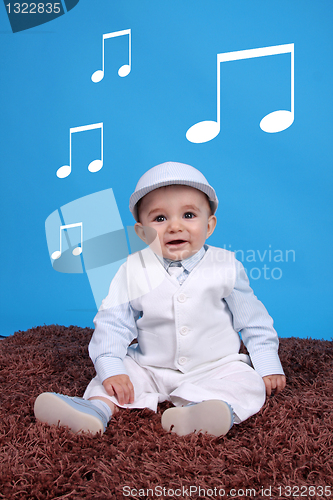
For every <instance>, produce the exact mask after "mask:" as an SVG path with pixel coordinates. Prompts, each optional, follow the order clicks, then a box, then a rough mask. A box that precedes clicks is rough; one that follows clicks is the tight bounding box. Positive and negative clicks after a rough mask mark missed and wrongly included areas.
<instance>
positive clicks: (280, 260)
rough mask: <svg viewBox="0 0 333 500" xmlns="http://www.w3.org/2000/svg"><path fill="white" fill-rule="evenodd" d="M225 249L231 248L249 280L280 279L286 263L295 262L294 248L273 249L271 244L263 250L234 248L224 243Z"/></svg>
mask: <svg viewBox="0 0 333 500" xmlns="http://www.w3.org/2000/svg"><path fill="white" fill-rule="evenodd" d="M223 248H224V249H225V250H232V251H233V252H234V254H235V258H236V259H237V260H239V261H240V262H241V263H242V264H243V266H244V269H245V272H246V274H247V276H248V277H249V279H250V280H253V281H256V280H259V279H264V280H266V281H267V280H271V279H272V280H275V281H277V280H280V279H281V278H282V277H283V269H282V267H284V269H285V266H286V265H290V264H293V263H295V262H296V252H295V250H292V249H289V250H281V249H274V248H272V245H268V248H266V249H264V250H252V249H250V250H234V249H232V248H231V245H228V246H227V245H224V246H223Z"/></svg>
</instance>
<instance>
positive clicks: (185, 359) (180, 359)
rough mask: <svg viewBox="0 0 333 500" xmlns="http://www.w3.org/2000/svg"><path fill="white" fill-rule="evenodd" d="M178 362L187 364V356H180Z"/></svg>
mask: <svg viewBox="0 0 333 500" xmlns="http://www.w3.org/2000/svg"><path fill="white" fill-rule="evenodd" d="M178 363H179V364H180V365H185V364H186V363H187V358H185V357H184V356H182V357H181V358H179V360H178Z"/></svg>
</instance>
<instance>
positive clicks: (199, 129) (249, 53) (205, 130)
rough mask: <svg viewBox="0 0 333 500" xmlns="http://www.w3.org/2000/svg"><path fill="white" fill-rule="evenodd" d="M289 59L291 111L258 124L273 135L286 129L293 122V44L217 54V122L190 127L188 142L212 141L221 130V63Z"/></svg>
mask: <svg viewBox="0 0 333 500" xmlns="http://www.w3.org/2000/svg"><path fill="white" fill-rule="evenodd" d="M289 53H290V58H291V81H290V87H291V110H290V111H287V110H278V111H273V112H272V113H269V114H268V115H266V116H265V117H264V118H263V119H262V120H261V122H260V128H261V129H262V130H263V131H264V132H268V133H275V132H282V130H285V129H287V128H288V127H290V125H291V124H292V123H293V121H294V44H293V43H289V44H285V45H275V46H273V47H260V48H258V49H247V50H239V51H236V52H225V53H222V54H217V121H216V122H215V121H202V122H199V123H196V124H195V125H192V127H190V128H189V129H188V131H187V132H186V138H187V140H188V141H190V142H194V143H197V144H198V143H202V142H208V141H211V140H212V139H214V138H215V137H216V136H217V135H218V134H219V132H220V128H221V104H220V81H221V80H220V65H221V63H222V62H227V61H238V60H241V59H252V58H255V57H263V56H273V55H278V54H289Z"/></svg>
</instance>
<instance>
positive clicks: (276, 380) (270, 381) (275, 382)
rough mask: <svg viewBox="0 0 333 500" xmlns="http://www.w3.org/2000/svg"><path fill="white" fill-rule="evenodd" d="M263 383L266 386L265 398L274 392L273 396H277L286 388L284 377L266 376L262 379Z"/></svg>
mask: <svg viewBox="0 0 333 500" xmlns="http://www.w3.org/2000/svg"><path fill="white" fill-rule="evenodd" d="M263 381H264V382H265V386H266V393H267V396H270V395H271V394H272V391H275V394H279V392H281V391H282V390H283V389H284V388H285V387H286V377H285V376H284V375H266V377H263Z"/></svg>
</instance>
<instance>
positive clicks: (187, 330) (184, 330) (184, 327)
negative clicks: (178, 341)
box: [179, 326, 189, 335]
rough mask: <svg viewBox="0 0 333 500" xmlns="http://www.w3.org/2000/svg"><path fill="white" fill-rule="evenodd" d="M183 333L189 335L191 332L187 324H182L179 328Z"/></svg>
mask: <svg viewBox="0 0 333 500" xmlns="http://www.w3.org/2000/svg"><path fill="white" fill-rule="evenodd" d="M179 331H180V333H181V335H187V334H188V332H189V329H188V328H187V326H182V327H181V328H180V329H179Z"/></svg>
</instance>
